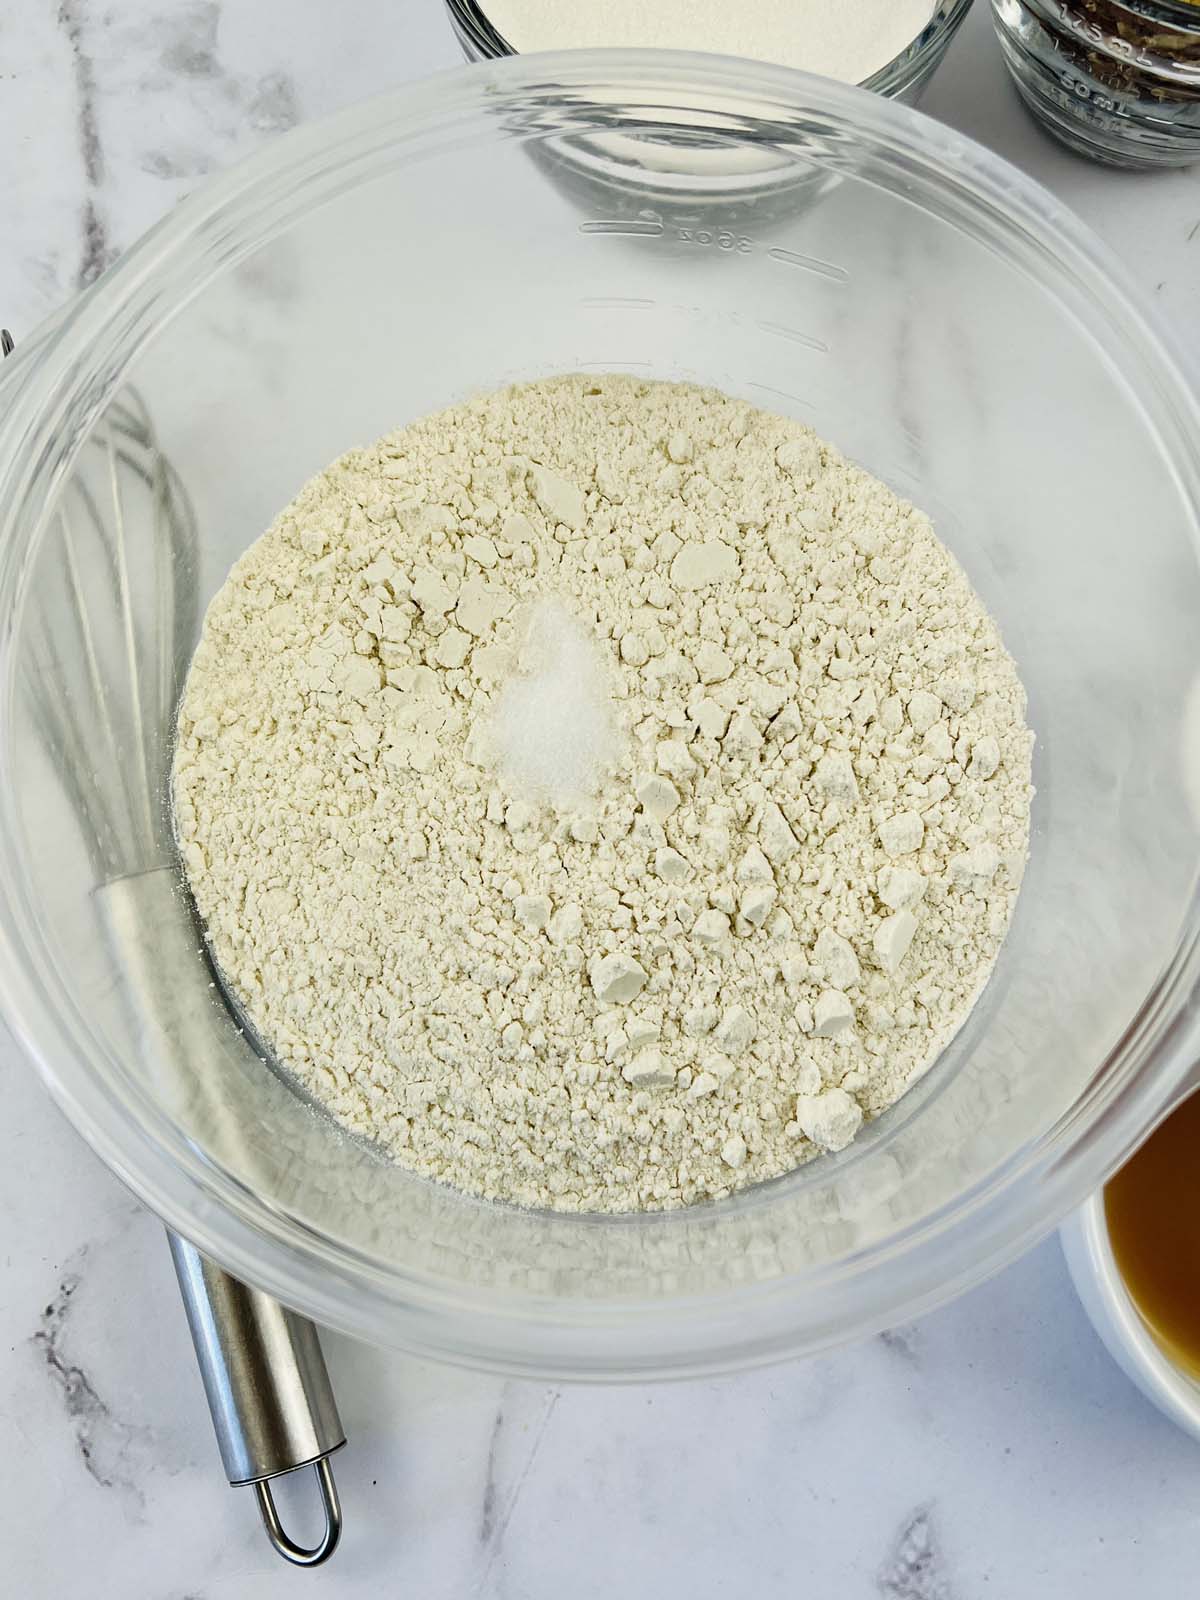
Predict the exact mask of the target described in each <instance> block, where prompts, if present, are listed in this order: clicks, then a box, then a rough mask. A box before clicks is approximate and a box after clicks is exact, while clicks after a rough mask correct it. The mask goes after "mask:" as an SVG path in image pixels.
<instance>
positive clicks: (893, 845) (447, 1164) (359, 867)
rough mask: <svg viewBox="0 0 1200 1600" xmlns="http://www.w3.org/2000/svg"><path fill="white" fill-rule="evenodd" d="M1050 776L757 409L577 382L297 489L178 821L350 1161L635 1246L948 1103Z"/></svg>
mask: <svg viewBox="0 0 1200 1600" xmlns="http://www.w3.org/2000/svg"><path fill="white" fill-rule="evenodd" d="M1030 754H1031V736H1030V734H1029V732H1028V730H1027V728H1026V726H1025V721H1024V695H1023V693H1022V690H1021V686H1020V683H1019V681H1018V678H1017V674H1016V671H1015V668H1014V666H1013V663H1012V661H1011V660H1010V658H1009V657H1008V655H1007V654H1006V653H1005V650H1004V648H1003V645H1002V644H1001V641H1000V638H999V635H998V632H997V630H996V627H995V625H994V624H993V623H992V621H991V620H990V619H989V617H988V615H987V613H986V612H985V610H984V608H983V606H982V604H981V603H980V601H979V599H978V598H977V596H976V595H975V594H974V592H973V591H972V589H971V588H970V586H969V584H968V583H967V581H966V579H965V577H964V575H963V573H962V572H961V570H960V569H959V567H958V566H957V565H956V563H955V561H954V560H953V558H952V557H951V556H950V554H949V553H948V552H947V550H946V549H945V548H944V547H943V546H942V545H941V544H940V543H939V542H938V540H937V539H936V537H935V536H934V533H933V531H932V528H931V527H930V524H929V522H928V521H927V519H926V518H925V517H924V516H922V515H921V514H920V513H919V512H917V511H915V510H914V509H913V508H912V507H911V506H909V505H906V504H905V503H904V502H902V501H901V500H899V499H898V498H897V497H896V496H895V495H894V494H893V493H892V492H891V491H890V490H888V489H887V488H886V487H885V486H884V485H883V484H882V483H880V482H878V481H877V480H876V479H874V478H872V477H871V476H870V475H869V474H868V473H866V472H864V471H862V470H861V469H859V468H858V467H855V466H853V465H852V464H851V463H849V462H847V461H846V460H844V459H843V458H842V457H841V456H839V455H838V453H837V452H836V451H835V450H834V449H832V448H831V447H830V446H829V445H827V444H823V443H822V442H821V441H820V440H819V439H817V438H816V437H815V436H814V435H813V434H812V433H811V432H809V431H808V430H806V429H805V428H803V427H802V426H800V425H799V424H797V423H794V422H790V421H787V420H784V419H782V418H779V417H774V416H769V415H767V414H765V413H763V412H760V411H757V410H755V409H754V408H753V407H751V406H749V405H747V404H745V403H744V402H742V401H738V400H734V399H731V398H729V397H727V396H725V395H723V394H720V393H717V392H715V391H712V390H704V389H699V388H694V387H691V386H687V385H674V384H666V383H650V382H645V381H642V380H639V379H633V378H629V377H620V376H611V377H600V378H593V377H566V378H561V379H555V380H552V381H547V382H541V383H535V384H529V385H525V386H520V387H515V388H510V389H506V390H504V391H502V392H499V393H496V394H491V395H487V396H485V397H482V398H480V399H476V400H473V401H470V402H468V403H467V404H464V405H461V406H458V407H455V408H453V409H451V410H449V411H446V412H443V413H441V414H440V415H437V416H432V417H427V418H425V419H423V420H422V421H420V422H417V423H414V424H413V425H412V426H410V427H407V428H404V429H402V430H400V431H399V432H397V433H394V434H392V435H389V436H388V437H386V438H384V439H381V440H380V441H378V443H376V444H374V445H372V446H371V447H370V448H368V449H365V450H356V451H352V452H351V453H350V454H348V455H346V456H344V457H342V459H341V460H339V461H337V462H335V463H334V465H333V466H331V467H330V468H329V469H328V471H326V472H325V473H323V474H322V475H321V476H320V477H318V478H315V479H314V480H313V481H312V482H311V483H309V484H308V485H307V486H306V487H305V488H304V489H303V491H302V492H301V493H300V495H299V496H298V497H297V499H296V500H295V501H294V502H293V503H292V504H291V505H290V506H289V507H288V508H287V509H286V510H285V511H284V512H283V513H282V515H281V516H280V517H279V519H278V521H277V522H276V523H275V524H274V526H273V527H272V528H271V529H270V530H269V531H268V532H267V533H266V534H264V535H263V537H262V538H261V539H260V540H259V541H258V542H257V543H256V544H255V545H254V546H253V547H252V548H251V549H250V550H249V551H248V552H247V554H246V555H245V556H244V557H243V558H242V559H241V560H240V561H239V562H238V564H237V565H236V567H235V568H234V569H233V571H232V573H231V574H230V576H229V579H228V580H227V582H226V583H225V585H224V587H223V588H222V589H221V590H220V592H219V593H218V594H217V596H216V598H215V599H214V601H213V603H212V605H211V607H210V608H209V612H208V615H207V618H206V620H205V624H204V629H203V634H202V637H201V640H200V644H199V646H198V648H197V651H196V655H195V659H194V661H193V663H192V667H191V671H190V674H189V677H188V681H187V686H186V690H185V694H184V699H183V703H182V707H181V713H180V720H179V739H178V748H177V755H176V764H175V773H174V797H175V813H176V821H177V828H178V834H179V839H180V845H181V849H182V853H183V857H184V861H185V864H186V868H187V872H188V875H189V878H190V881H191V885H192V889H193V891H194V894H195V897H196V902H197V905H198V907H199V909H200V912H201V914H202V916H203V917H204V919H205V921H206V923H207V926H208V930H209V935H210V939H211V944H212V949H213V953H214V955H215V957H216V959H217V961H218V963H219V964H220V966H221V968H222V970H223V972H224V974H225V976H226V978H227V980H228V982H229V983H230V984H231V986H232V988H233V989H234V990H235V991H236V994H237V997H238V999H239V1001H240V1002H241V1004H242V1005H243V1006H244V1008H245V1010H246V1011H247V1013H248V1015H249V1016H250V1017H251V1019H252V1020H253V1022H254V1024H255V1026H256V1028H257V1030H258V1032H259V1033H260V1035H261V1036H262V1038H263V1039H264V1040H265V1041H267V1043H268V1044H269V1045H270V1047H271V1049H272V1050H273V1051H274V1052H275V1053H276V1055H277V1056H278V1058H279V1060H280V1061H281V1062H282V1063H283V1064H284V1065H285V1066H286V1067H287V1068H289V1069H290V1070H291V1071H292V1072H293V1073H294V1074H295V1075H296V1076H297V1077H298V1078H299V1079H300V1080H301V1081H302V1082H303V1083H304V1085H305V1086H306V1087H307V1088H308V1089H309V1090H310V1091H311V1092H312V1093H313V1094H314V1095H315V1096H316V1097H317V1098H318V1099H319V1100H320V1101H321V1102H322V1103H323V1104H324V1105H325V1106H327V1107H328V1109H329V1111H330V1112H331V1113H332V1114H333V1115H334V1116H335V1117H336V1118H337V1119H338V1120H339V1121H340V1122H342V1123H343V1124H345V1126H346V1127H348V1128H350V1129H352V1130H354V1131H355V1132H357V1133H360V1134H363V1135H366V1136H368V1137H370V1138H371V1139H374V1140H377V1141H379V1142H381V1143H382V1144H383V1145H384V1146H386V1148H387V1149H388V1150H389V1151H390V1152H391V1153H392V1154H393V1155H394V1156H395V1158H396V1159H397V1160H398V1161H400V1162H402V1163H403V1164H405V1165H406V1166H409V1167H411V1168H413V1169H415V1170H416V1171H418V1172H421V1173H424V1174H428V1175H430V1176H432V1177H435V1178H439V1179H442V1180H444V1181H446V1182H449V1183H452V1184H456V1185H458V1186H459V1187H461V1188H463V1189H465V1190H468V1191H470V1192H472V1193H475V1194H479V1195H484V1196H488V1197H492V1198H498V1199H504V1200H509V1201H514V1202H517V1203H521V1204H530V1205H542V1206H553V1207H557V1208H562V1209H571V1210H584V1209H592V1210H608V1211H617V1210H630V1209H638V1208H646V1207H660V1206H676V1205H680V1204H684V1203H687V1202H690V1201H695V1200H699V1199H702V1198H704V1197H709V1196H720V1195H724V1194H726V1193H728V1192H730V1191H731V1190H733V1189H735V1188H738V1187H741V1186H743V1185H745V1184H747V1183H750V1182H754V1181H757V1180H759V1179H762V1178H766V1177H770V1176H773V1175H776V1174H778V1173H781V1172H784V1171H786V1170H787V1169H789V1168H791V1167H793V1166H795V1165H796V1164H797V1163H799V1162H801V1161H803V1160H805V1159H807V1158H808V1157H809V1156H811V1155H812V1154H814V1153H815V1152H816V1151H819V1150H831V1149H837V1148H840V1147H841V1146H843V1145H845V1144H846V1143H848V1142H849V1141H850V1140H851V1139H852V1138H853V1136H854V1134H855V1133H856V1132H857V1130H858V1128H859V1127H860V1125H861V1124H862V1122H863V1120H864V1118H869V1117H871V1116H874V1115H876V1114H877V1113H879V1112H880V1111H882V1110H884V1109H885V1108H886V1107H887V1106H889V1105H891V1104H892V1103H893V1102H894V1101H895V1100H896V1099H897V1098H898V1097H899V1096H900V1095H901V1094H902V1093H903V1092H904V1090H905V1089H906V1088H907V1087H908V1085H909V1084H910V1083H912V1082H913V1080H914V1079H916V1078H917V1077H919V1076H920V1074H921V1073H922V1072H924V1070H925V1069H926V1068H927V1067H928V1066H929V1064H930V1063H931V1062H932V1061H933V1059H934V1058H935V1057H936V1056H937V1055H938V1053H939V1052H940V1051H941V1049H942V1048H943V1046H944V1045H945V1043H946V1042H947V1041H948V1040H949V1038H950V1037H951V1036H952V1035H953V1034H954V1032H955V1031H956V1030H957V1029H958V1028H959V1027H960V1026H961V1024H962V1022H963V1020H964V1019H965V1017H966V1015H967V1013H968V1012H969V1010H970V1008H971V1005H972V1004H973V1002H974V1000H975V998H976V997H977V995H978V993H979V991H980V988H981V987H982V985H983V984H984V983H985V982H986V980H987V977H988V974H989V972H990V970H991V968H992V965H993V963H994V961H995V958H996V955H997V952H998V950H999V948H1000V944H1001V942H1002V940H1003V937H1004V933H1005V930H1006V928H1007V925H1008V921H1009V917H1010V913H1011V910H1012V905H1013V901H1014V898H1015V896H1016V893H1017V889H1018V887H1019V883H1020V879H1021V873H1022V869H1023V864H1024V861H1025V856H1026V850H1027V844H1028V831H1029V807H1030V795H1031V789H1030Z"/></svg>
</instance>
